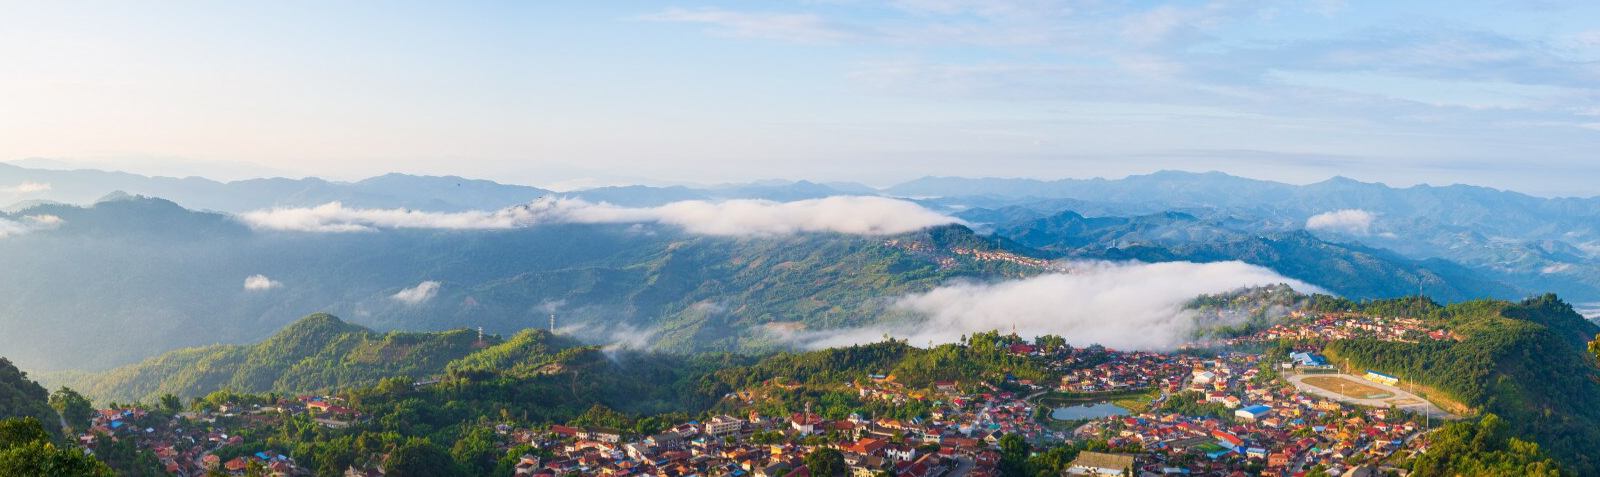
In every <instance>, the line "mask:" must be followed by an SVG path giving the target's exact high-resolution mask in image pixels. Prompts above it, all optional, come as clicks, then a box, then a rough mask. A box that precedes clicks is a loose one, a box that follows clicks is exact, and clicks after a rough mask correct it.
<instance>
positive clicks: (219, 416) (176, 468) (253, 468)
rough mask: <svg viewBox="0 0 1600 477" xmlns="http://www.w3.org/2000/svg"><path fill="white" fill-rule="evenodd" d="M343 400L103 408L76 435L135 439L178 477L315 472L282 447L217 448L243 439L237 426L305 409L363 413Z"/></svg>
mask: <svg viewBox="0 0 1600 477" xmlns="http://www.w3.org/2000/svg"><path fill="white" fill-rule="evenodd" d="M340 402H341V401H340V400H339V398H337V397H332V396H301V397H298V398H293V399H281V400H279V401H278V402H277V403H272V404H269V405H265V406H262V405H252V406H241V405H238V404H232V403H226V404H222V405H220V406H217V409H216V410H215V411H211V410H201V411H184V412H178V413H176V414H174V415H173V416H172V417H171V418H170V419H155V418H154V416H153V415H152V413H150V412H149V411H148V410H146V409H142V408H134V407H127V408H118V409H101V410H98V411H96V412H95V414H94V415H93V416H92V419H93V420H92V423H91V425H90V427H89V429H88V430H87V432H84V433H82V434H81V435H79V436H78V441H79V442H80V443H81V444H82V445H83V446H84V448H85V449H88V450H90V451H91V452H93V451H95V450H96V449H98V448H100V447H102V446H106V445H116V444H119V443H122V442H123V441H124V440H130V439H131V441H132V442H134V443H136V445H137V446H138V449H139V450H140V451H143V452H148V453H150V454H151V455H154V456H155V458H156V460H157V461H158V462H160V464H161V466H162V468H164V469H165V470H166V471H167V473H169V474H172V475H175V476H179V477H195V476H202V475H206V474H207V472H209V471H211V470H214V469H220V470H221V471H223V472H226V473H228V474H230V475H247V474H248V475H263V476H272V477H289V476H301V475H311V471H310V470H309V469H304V468H302V467H300V466H299V465H298V464H296V462H295V460H294V459H293V458H290V457H289V456H286V455H283V454H281V453H278V452H274V451H261V452H256V453H254V454H250V455H242V456H237V457H233V458H231V459H223V458H222V457H221V456H220V455H219V451H223V450H224V449H226V448H228V447H230V446H239V445H241V444H243V443H244V440H243V439H242V438H240V437H239V436H238V435H237V433H238V432H240V431H243V430H245V429H251V428H256V427H260V426H263V425H267V424H271V423H275V422H277V421H278V420H280V419H283V418H284V417H286V416H293V415H302V414H303V415H307V416H308V417H310V419H311V420H312V421H313V422H316V423H318V424H320V425H323V426H326V427H332V428H344V427H348V426H349V425H350V424H351V423H353V422H355V421H358V420H361V419H364V418H365V416H363V415H362V414H361V413H359V412H356V411H354V410H351V409H348V408H345V407H343V406H342V405H340V404H339V403H340ZM163 415H164V414H163Z"/></svg>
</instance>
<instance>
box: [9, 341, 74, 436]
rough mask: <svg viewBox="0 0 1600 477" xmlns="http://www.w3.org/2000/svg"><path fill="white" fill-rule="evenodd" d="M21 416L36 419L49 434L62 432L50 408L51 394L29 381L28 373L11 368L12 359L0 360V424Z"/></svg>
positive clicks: (53, 411)
mask: <svg viewBox="0 0 1600 477" xmlns="http://www.w3.org/2000/svg"><path fill="white" fill-rule="evenodd" d="M23 417H31V418H34V419H38V420H39V422H40V423H42V424H44V428H45V429H46V430H47V431H50V433H51V434H57V435H59V434H60V432H61V428H60V426H59V425H58V424H57V423H59V422H60V419H59V418H58V417H57V416H56V410H55V409H54V408H51V407H50V392H49V391H46V390H45V388H44V387H42V386H40V385H39V383H36V382H33V381H32V380H30V379H28V373H24V372H22V370H20V369H17V367H16V366H13V365H12V364H11V360H8V359H6V358H0V421H4V420H7V419H15V418H23Z"/></svg>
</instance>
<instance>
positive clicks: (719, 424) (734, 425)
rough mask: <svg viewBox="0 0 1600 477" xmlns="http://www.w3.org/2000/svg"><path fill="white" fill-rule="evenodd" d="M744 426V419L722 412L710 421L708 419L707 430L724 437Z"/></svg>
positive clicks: (713, 434) (708, 432) (707, 432)
mask: <svg viewBox="0 0 1600 477" xmlns="http://www.w3.org/2000/svg"><path fill="white" fill-rule="evenodd" d="M743 427H744V421H741V420H739V419H738V418H735V417H732V416H729V415H726V414H722V415H718V416H717V417H713V418H711V420H710V421H706V430H705V432H706V434H710V435H711V436H713V437H722V436H725V435H728V434H733V433H736V432H739V429H741V428H743Z"/></svg>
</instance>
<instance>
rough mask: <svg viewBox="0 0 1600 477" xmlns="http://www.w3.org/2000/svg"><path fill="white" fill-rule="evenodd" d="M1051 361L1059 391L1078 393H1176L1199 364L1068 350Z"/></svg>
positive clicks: (1175, 357)
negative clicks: (1058, 378) (1188, 374)
mask: <svg viewBox="0 0 1600 477" xmlns="http://www.w3.org/2000/svg"><path fill="white" fill-rule="evenodd" d="M1050 358H1051V361H1050V367H1051V368H1052V370H1053V371H1056V372H1058V373H1061V384H1060V386H1059V387H1058V390H1059V391H1061V392H1066V393H1079V394H1083V393H1114V392H1131V391H1142V390H1147V389H1152V388H1157V389H1166V390H1176V389H1177V388H1178V387H1181V386H1182V385H1183V383H1184V379H1183V374H1184V372H1186V370H1189V369H1193V368H1195V367H1196V366H1197V364H1198V363H1199V361H1200V358H1196V357H1194V356H1189V355H1179V354H1170V353H1153V352H1143V351H1135V352H1117V351H1115V350H1108V349H1104V348H1087V349H1074V348H1070V347H1069V348H1064V349H1062V350H1060V351H1058V352H1056V353H1054V354H1052V355H1051V356H1050Z"/></svg>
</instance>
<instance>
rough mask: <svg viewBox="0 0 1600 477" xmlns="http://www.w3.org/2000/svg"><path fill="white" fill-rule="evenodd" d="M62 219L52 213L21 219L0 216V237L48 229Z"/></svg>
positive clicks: (59, 222) (58, 225)
mask: <svg viewBox="0 0 1600 477" xmlns="http://www.w3.org/2000/svg"><path fill="white" fill-rule="evenodd" d="M63 222H64V221H63V220H61V217H57V216H54V215H46V214H39V215H29V216H25V217H23V218H22V220H10V219H5V218H0V238H6V237H15V236H18V235H23V234H28V233H32V232H37V231H40V230H48V229H53V228H56V227H60V226H61V224H62V223H63Z"/></svg>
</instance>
